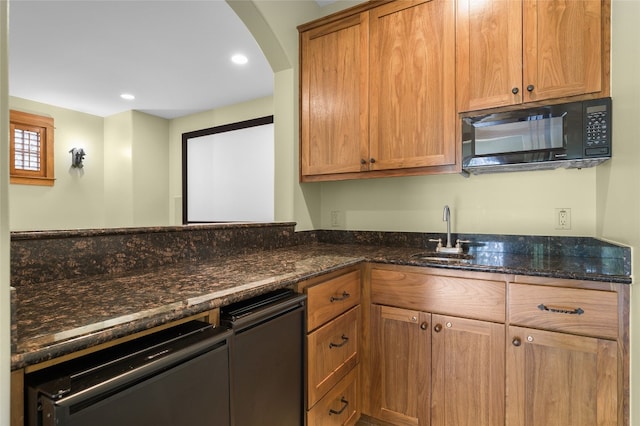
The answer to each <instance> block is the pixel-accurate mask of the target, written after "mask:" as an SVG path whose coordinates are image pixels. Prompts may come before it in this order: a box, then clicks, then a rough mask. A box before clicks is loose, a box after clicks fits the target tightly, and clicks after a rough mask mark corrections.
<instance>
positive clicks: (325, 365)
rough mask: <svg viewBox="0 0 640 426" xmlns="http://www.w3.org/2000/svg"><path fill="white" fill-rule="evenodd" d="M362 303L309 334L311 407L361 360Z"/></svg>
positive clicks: (309, 405)
mask: <svg viewBox="0 0 640 426" xmlns="http://www.w3.org/2000/svg"><path fill="white" fill-rule="evenodd" d="M359 318H360V306H356V307H354V308H352V309H351V310H349V311H347V312H346V313H344V314H342V315H340V316H339V317H338V318H336V319H334V320H333V321H331V322H329V323H328V324H326V325H324V326H323V327H320V328H319V329H317V330H316V331H314V332H313V333H311V334H309V335H308V336H307V360H308V365H307V372H308V392H307V393H308V407H312V406H313V405H314V404H315V403H316V402H318V401H319V400H320V398H322V396H323V395H324V394H326V393H327V392H328V391H329V389H331V388H332V387H333V386H334V385H335V384H336V383H338V382H339V381H340V379H342V378H343V377H344V376H345V375H346V374H347V373H348V372H349V371H350V370H351V369H352V368H353V367H355V365H356V364H357V363H358V332H359V324H360V320H359Z"/></svg>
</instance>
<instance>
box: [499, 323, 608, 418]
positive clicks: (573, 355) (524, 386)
mask: <svg viewBox="0 0 640 426" xmlns="http://www.w3.org/2000/svg"><path fill="white" fill-rule="evenodd" d="M509 342H510V343H509V344H508V345H507V372H508V374H507V425H523V426H538V425H540V426H547V425H568V424H576V425H577V424H581V425H599V426H602V425H617V424H618V416H617V414H618V411H617V405H618V399H617V383H618V363H617V344H616V342H614V341H611V340H605V339H597V338H592V337H583V336H575V335H570V334H564V333H557V332H549V331H541V330H534V329H528V328H521V327H514V326H511V327H509Z"/></svg>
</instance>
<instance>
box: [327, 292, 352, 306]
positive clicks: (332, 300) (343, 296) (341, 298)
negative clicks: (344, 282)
mask: <svg viewBox="0 0 640 426" xmlns="http://www.w3.org/2000/svg"><path fill="white" fill-rule="evenodd" d="M350 297H351V295H350V294H349V293H347V292H346V291H343V292H342V296H339V297H335V296H331V299H329V301H331V303H333V302H339V301H341V300H346V299H348V298H350Z"/></svg>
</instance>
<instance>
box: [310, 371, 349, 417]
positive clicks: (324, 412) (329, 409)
mask: <svg viewBox="0 0 640 426" xmlns="http://www.w3.org/2000/svg"><path fill="white" fill-rule="evenodd" d="M357 372H358V369H357V368H354V369H352V370H351V371H350V372H349V374H347V375H346V376H345V377H344V378H343V379H342V380H341V381H340V382H339V383H338V384H337V385H336V386H334V387H333V389H331V390H330V391H329V392H328V393H327V394H326V395H325V396H324V397H323V398H322V399H321V400H320V401H319V402H318V403H317V404H316V405H314V406H313V408H311V409H310V410H309V412H308V413H307V426H343V425H353V424H355V422H356V421H357V420H358V416H359V413H360V410H359V408H358V406H359V402H358V400H359V398H360V394H359V389H358V374H357Z"/></svg>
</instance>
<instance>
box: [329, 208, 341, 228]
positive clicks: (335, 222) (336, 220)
mask: <svg viewBox="0 0 640 426" xmlns="http://www.w3.org/2000/svg"><path fill="white" fill-rule="evenodd" d="M341 216H342V215H341V214H340V210H331V227H332V228H339V227H341V226H342V223H341V220H340V219H341Z"/></svg>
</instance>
